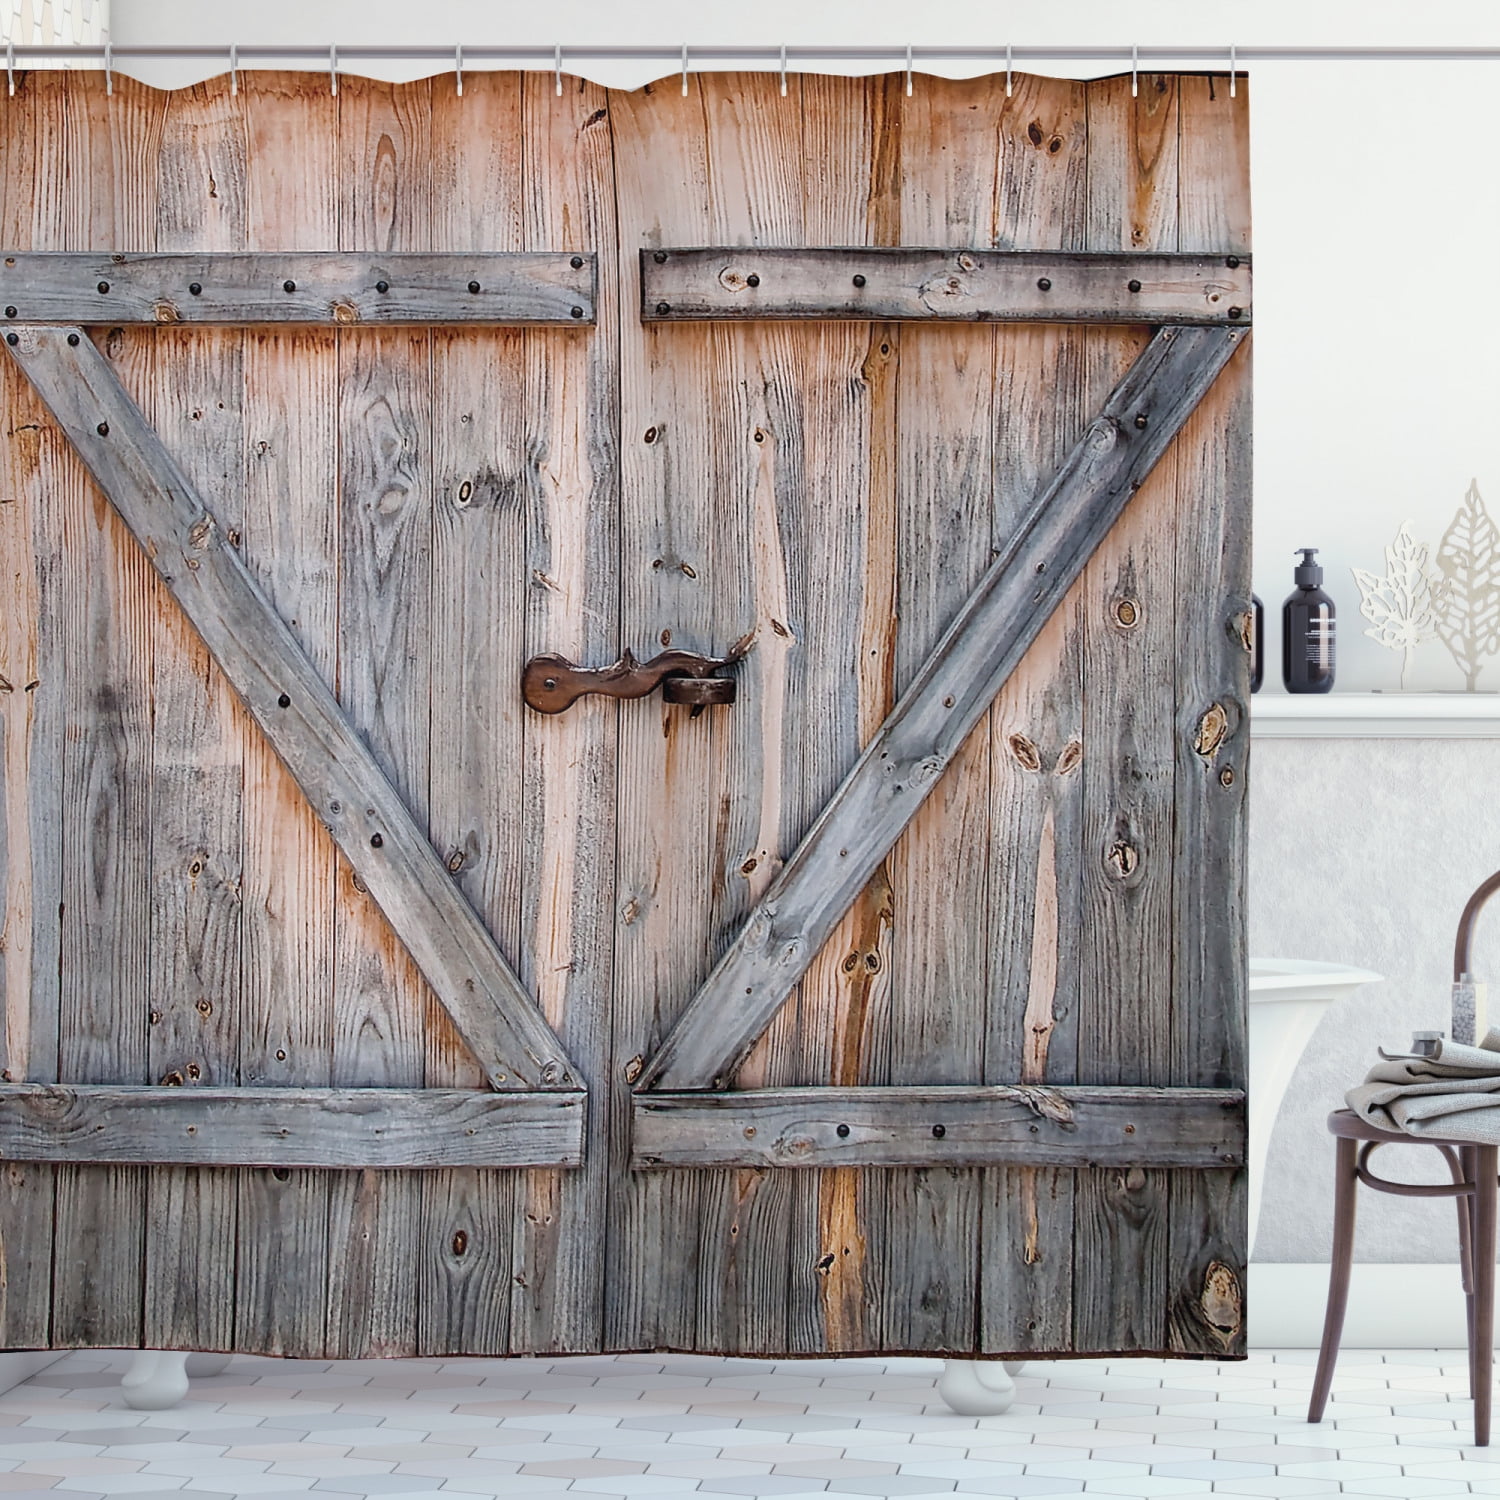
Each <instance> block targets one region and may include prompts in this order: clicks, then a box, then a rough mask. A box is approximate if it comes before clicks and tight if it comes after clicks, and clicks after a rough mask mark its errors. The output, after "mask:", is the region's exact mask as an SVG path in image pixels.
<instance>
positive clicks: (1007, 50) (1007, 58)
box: [1005, 42, 1010, 99]
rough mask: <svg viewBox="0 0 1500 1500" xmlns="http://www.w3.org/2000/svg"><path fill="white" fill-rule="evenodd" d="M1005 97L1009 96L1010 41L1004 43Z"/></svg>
mask: <svg viewBox="0 0 1500 1500" xmlns="http://www.w3.org/2000/svg"><path fill="white" fill-rule="evenodd" d="M1005 97H1006V98H1007V99H1009V98H1010V43H1009V42H1007V43H1006V44H1005Z"/></svg>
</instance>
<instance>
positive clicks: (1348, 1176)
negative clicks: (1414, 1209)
mask: <svg viewBox="0 0 1500 1500" xmlns="http://www.w3.org/2000/svg"><path fill="white" fill-rule="evenodd" d="M1336 1145H1337V1147H1338V1155H1337V1165H1336V1166H1335V1169H1334V1172H1335V1175H1334V1184H1333V1256H1332V1261H1331V1264H1330V1265H1329V1267H1328V1310H1327V1312H1326V1313H1325V1314H1324V1315H1323V1344H1322V1347H1321V1348H1320V1349H1319V1350H1318V1371H1317V1374H1316V1375H1315V1376H1314V1378H1313V1389H1312V1401H1311V1403H1310V1404H1309V1406H1308V1408H1307V1420H1308V1421H1309V1422H1321V1421H1322V1420H1323V1409H1324V1408H1325V1407H1326V1406H1327V1405H1328V1392H1329V1389H1330V1387H1331V1386H1332V1385H1333V1367H1334V1363H1335V1362H1336V1361H1337V1359H1338V1357H1339V1338H1340V1337H1341V1335H1342V1334H1343V1332H1344V1310H1345V1309H1346V1308H1347V1307H1348V1305H1349V1277H1350V1273H1351V1271H1352V1269H1353V1264H1354V1194H1355V1190H1356V1189H1357V1188H1358V1186H1359V1179H1358V1178H1357V1177H1356V1176H1355V1175H1354V1161H1355V1150H1356V1147H1357V1145H1358V1142H1356V1141H1352V1140H1348V1139H1346V1138H1344V1137H1342V1136H1340V1137H1339V1139H1338V1140H1337V1142H1336Z"/></svg>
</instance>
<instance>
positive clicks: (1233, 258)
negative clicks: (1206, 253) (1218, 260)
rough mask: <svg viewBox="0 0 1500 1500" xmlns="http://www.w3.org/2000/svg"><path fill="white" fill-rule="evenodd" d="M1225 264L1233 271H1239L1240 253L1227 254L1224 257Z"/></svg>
mask: <svg viewBox="0 0 1500 1500" xmlns="http://www.w3.org/2000/svg"><path fill="white" fill-rule="evenodd" d="M1224 264H1225V265H1226V266H1228V267H1229V269H1230V270H1231V271H1238V270H1239V268H1240V258H1239V256H1238V255H1226V256H1225V257H1224Z"/></svg>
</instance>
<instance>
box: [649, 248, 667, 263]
mask: <svg viewBox="0 0 1500 1500" xmlns="http://www.w3.org/2000/svg"><path fill="white" fill-rule="evenodd" d="M651 258H652V259H653V260H654V261H655V262H656V263H657V265H659V266H664V265H666V263H667V252H666V251H665V250H658V251H657V252H656V254H655V255H654V256H652V257H651Z"/></svg>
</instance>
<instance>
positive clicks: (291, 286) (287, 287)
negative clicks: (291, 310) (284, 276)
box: [281, 281, 297, 292]
mask: <svg viewBox="0 0 1500 1500" xmlns="http://www.w3.org/2000/svg"><path fill="white" fill-rule="evenodd" d="M281 290H282V291H284V292H295V291H296V290H297V283H296V282H295V281H283V282H282V283H281Z"/></svg>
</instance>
